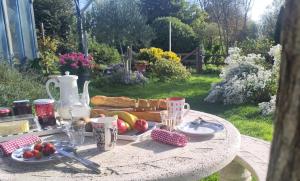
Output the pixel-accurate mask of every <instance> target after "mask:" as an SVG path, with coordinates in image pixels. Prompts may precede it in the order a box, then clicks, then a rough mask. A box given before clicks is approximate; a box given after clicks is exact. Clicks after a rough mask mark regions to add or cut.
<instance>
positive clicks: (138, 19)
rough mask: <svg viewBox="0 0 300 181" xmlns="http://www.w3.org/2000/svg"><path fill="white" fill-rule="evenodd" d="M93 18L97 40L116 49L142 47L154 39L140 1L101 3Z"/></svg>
mask: <svg viewBox="0 0 300 181" xmlns="http://www.w3.org/2000/svg"><path fill="white" fill-rule="evenodd" d="M92 18H93V24H94V25H93V27H94V28H93V32H94V34H95V36H96V38H97V40H98V41H99V42H104V43H107V44H110V45H113V46H115V47H119V48H122V47H124V46H128V45H133V46H142V45H145V44H147V43H149V42H150V41H151V39H152V37H153V36H152V35H153V33H152V29H151V27H150V26H149V25H147V24H146V19H145V17H144V16H142V15H141V7H140V4H139V1H138V0H103V1H100V2H99V3H97V4H96V6H95V7H94V8H93V11H92Z"/></svg>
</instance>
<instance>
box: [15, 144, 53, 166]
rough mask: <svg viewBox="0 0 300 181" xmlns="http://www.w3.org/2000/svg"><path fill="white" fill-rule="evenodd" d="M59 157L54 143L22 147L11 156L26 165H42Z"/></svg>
mask: <svg viewBox="0 0 300 181" xmlns="http://www.w3.org/2000/svg"><path fill="white" fill-rule="evenodd" d="M56 156H57V151H56V148H55V144H54V143H52V142H43V143H36V144H34V145H31V146H27V147H22V148H19V149H17V150H15V151H14V152H13V153H12V154H11V158H12V159H13V160H15V161H18V162H24V163H41V162H48V161H53V160H55V158H57V157H56Z"/></svg>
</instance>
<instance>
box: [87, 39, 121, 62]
mask: <svg viewBox="0 0 300 181" xmlns="http://www.w3.org/2000/svg"><path fill="white" fill-rule="evenodd" d="M89 53H90V54H92V55H93V57H94V61H95V63H96V64H105V65H111V64H116V63H120V62H121V55H120V54H119V52H118V50H117V49H115V48H113V47H110V46H108V45H106V44H99V43H97V42H91V43H90V46H89Z"/></svg>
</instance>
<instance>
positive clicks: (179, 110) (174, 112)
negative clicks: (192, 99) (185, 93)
mask: <svg viewBox="0 0 300 181" xmlns="http://www.w3.org/2000/svg"><path fill="white" fill-rule="evenodd" d="M185 107H186V111H184V109H185ZM167 109H168V115H170V116H178V117H179V118H180V119H182V118H183V117H184V116H186V115H187V114H188V112H189V111H190V105H189V104H188V103H185V98H182V97H170V98H167Z"/></svg>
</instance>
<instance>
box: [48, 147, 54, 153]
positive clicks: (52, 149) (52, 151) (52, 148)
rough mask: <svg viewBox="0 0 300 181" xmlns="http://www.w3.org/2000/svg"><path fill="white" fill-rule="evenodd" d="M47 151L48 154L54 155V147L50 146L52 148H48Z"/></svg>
mask: <svg viewBox="0 0 300 181" xmlns="http://www.w3.org/2000/svg"><path fill="white" fill-rule="evenodd" d="M48 149H49V153H50V154H53V153H55V151H56V150H55V148H54V146H52V147H48Z"/></svg>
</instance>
